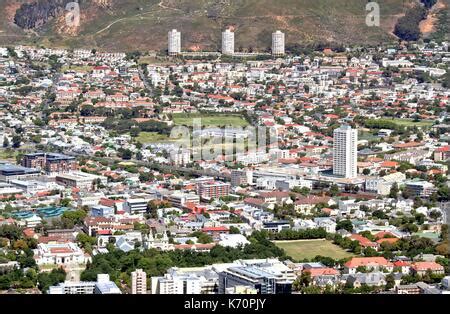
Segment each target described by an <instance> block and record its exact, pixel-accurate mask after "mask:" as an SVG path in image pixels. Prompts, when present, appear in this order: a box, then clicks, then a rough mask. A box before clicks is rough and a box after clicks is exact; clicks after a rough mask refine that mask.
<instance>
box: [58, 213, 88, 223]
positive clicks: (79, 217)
mask: <svg viewBox="0 0 450 314" xmlns="http://www.w3.org/2000/svg"><path fill="white" fill-rule="evenodd" d="M86 215H87V214H86V212H85V211H84V210H70V211H66V212H64V213H63V214H62V217H61V218H62V219H63V218H64V219H67V220H69V221H70V222H71V223H72V224H73V225H79V224H82V223H83V220H84V218H86Z"/></svg>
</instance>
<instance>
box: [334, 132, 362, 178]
mask: <svg viewBox="0 0 450 314" xmlns="http://www.w3.org/2000/svg"><path fill="white" fill-rule="evenodd" d="M357 142H358V130H356V129H352V128H351V127H350V126H348V125H343V126H341V127H340V128H338V129H336V130H334V144H333V174H334V175H338V176H341V177H344V178H356V176H357V161H358V160H357V155H358V145H357Z"/></svg>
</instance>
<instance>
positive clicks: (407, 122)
mask: <svg viewBox="0 0 450 314" xmlns="http://www.w3.org/2000/svg"><path fill="white" fill-rule="evenodd" d="M388 121H392V122H394V123H395V124H397V125H398V126H405V127H414V126H416V127H424V128H426V127H430V126H432V125H433V124H434V121H432V120H419V121H414V120H413V119H392V120H388Z"/></svg>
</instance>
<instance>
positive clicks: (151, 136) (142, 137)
mask: <svg viewBox="0 0 450 314" xmlns="http://www.w3.org/2000/svg"><path fill="white" fill-rule="evenodd" d="M136 140H137V141H138V142H140V143H142V144H150V143H159V142H168V141H170V140H171V139H170V138H169V137H168V136H167V135H165V134H159V133H157V132H140V133H139V136H138V137H137V138H136Z"/></svg>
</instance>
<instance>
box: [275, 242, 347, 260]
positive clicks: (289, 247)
mask: <svg viewBox="0 0 450 314" xmlns="http://www.w3.org/2000/svg"><path fill="white" fill-rule="evenodd" d="M275 244H276V245H277V246H278V247H280V248H282V249H284V250H285V251H286V254H287V255H289V256H291V257H292V258H294V259H296V260H303V259H305V258H307V259H312V258H314V257H316V256H317V255H321V256H327V257H331V258H334V259H341V258H346V257H351V256H353V255H352V254H351V253H348V252H346V251H344V250H343V249H341V248H340V247H339V246H337V245H334V244H333V243H332V242H331V241H328V240H324V239H319V240H291V241H275Z"/></svg>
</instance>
